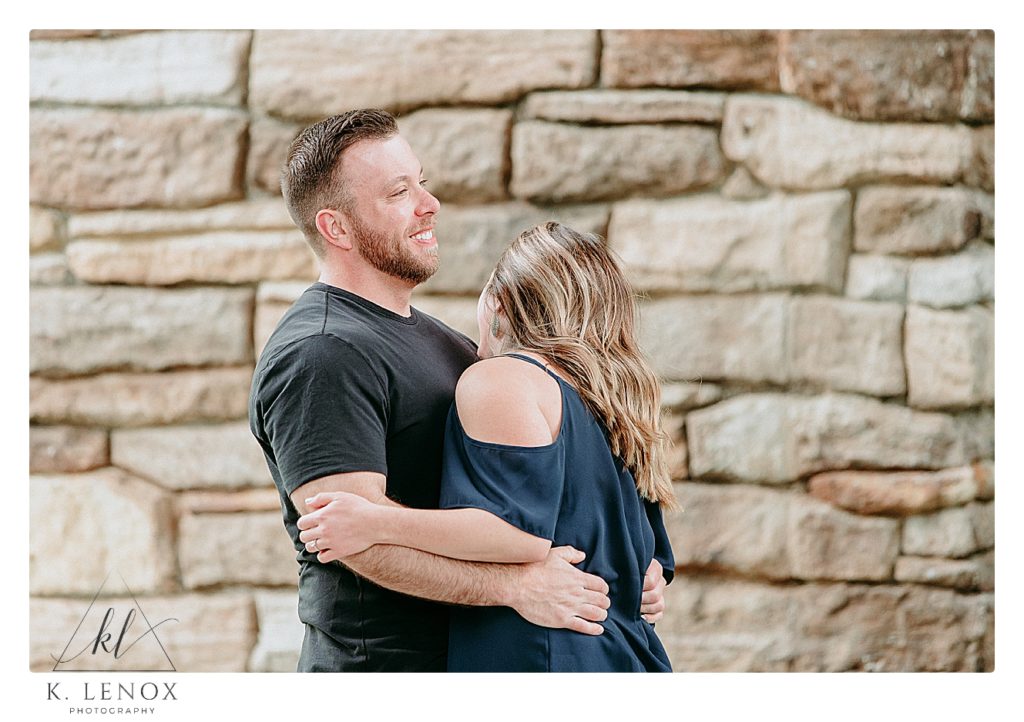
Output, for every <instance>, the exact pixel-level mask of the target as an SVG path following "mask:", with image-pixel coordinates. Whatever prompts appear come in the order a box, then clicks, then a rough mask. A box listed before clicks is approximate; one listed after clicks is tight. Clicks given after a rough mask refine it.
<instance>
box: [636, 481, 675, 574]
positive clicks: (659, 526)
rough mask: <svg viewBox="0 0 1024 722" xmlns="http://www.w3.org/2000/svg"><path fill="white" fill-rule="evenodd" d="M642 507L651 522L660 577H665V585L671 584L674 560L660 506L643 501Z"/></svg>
mask: <svg viewBox="0 0 1024 722" xmlns="http://www.w3.org/2000/svg"><path fill="white" fill-rule="evenodd" d="M644 507H645V508H646V510H647V519H648V521H650V522H651V529H653V530H654V558H655V559H657V560H658V563H659V564H661V568H662V572H661V575H662V576H663V577H665V583H666V584H671V583H672V577H674V576H675V573H676V560H675V556H674V555H673V554H672V544H671V542H670V541H669V539H668V531H667V530H666V529H665V520H664V518H663V517H662V514H661V506H660V505H659V504H658V503H656V502H653V501H648V500H647V499H644Z"/></svg>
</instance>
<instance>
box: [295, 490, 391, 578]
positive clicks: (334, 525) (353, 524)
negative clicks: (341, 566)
mask: <svg viewBox="0 0 1024 722" xmlns="http://www.w3.org/2000/svg"><path fill="white" fill-rule="evenodd" d="M306 503H307V504H308V505H309V506H310V507H311V508H314V509H316V511H313V512H310V513H309V514H305V515H303V516H300V517H299V521H298V527H299V529H300V530H301V532H300V534H299V541H301V542H304V543H305V544H306V551H308V552H310V553H312V554H316V555H317V559H318V560H319V561H321V562H329V561H333V560H335V559H341V558H343V557H347V556H351V555H353V554H358V553H359V552H361V551H365V550H367V549H369V548H370V547H372V546H373V545H374V544H380V543H381V541H382V539H381V532H382V527H383V524H382V520H381V519H380V516H381V512H382V510H383V509H384V507H382V506H379V505H377V504H374V503H373V502H371V501H368V500H367V499H364V498H363V497H361V496H358V495H356V494H349V493H346V492H343V491H332V492H324V493H321V494H317V495H316V496H314V497H312V498H311V499H307V500H306Z"/></svg>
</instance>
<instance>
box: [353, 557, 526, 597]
mask: <svg viewBox="0 0 1024 722" xmlns="http://www.w3.org/2000/svg"><path fill="white" fill-rule="evenodd" d="M340 563H343V564H344V565H345V566H346V567H348V568H349V569H351V570H352V571H353V572H355V573H356V574H358V575H360V576H362V577H366V578H367V579H369V580H370V581H372V582H374V583H375V584H379V585H380V586H382V587H386V588H387V589H391V590H393V591H396V592H401V593H403V594H409V595H411V596H414V597H422V598H424V599H431V600H434V601H436V602H447V603H449V604H465V605H470V606H512V603H513V598H512V595H513V593H514V591H515V585H514V584H513V583H512V582H513V580H514V578H515V575H516V574H517V569H518V567H517V565H514V564H492V563H480V562H466V561H460V560H458V559H449V558H448V557H441V556H437V555H436V554H430V553H428V552H423V551H420V550H419V549H410V548H409V547H399V546H390V545H387V544H377V545H376V546H372V547H370V548H369V549H367V550H366V551H363V552H360V553H359V554H353V555H352V556H349V557H345V559H343V560H342V561H341V562H340Z"/></svg>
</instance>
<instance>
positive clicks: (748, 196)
mask: <svg viewBox="0 0 1024 722" xmlns="http://www.w3.org/2000/svg"><path fill="white" fill-rule="evenodd" d="M719 193H721V194H722V196H724V197H725V198H730V199H732V200H734V201H752V200H757V199H758V198H764V197H765V196H768V195H769V194H770V193H771V189H770V188H766V187H765V186H764V185H762V184H761V182H760V181H758V180H757V178H755V177H754V176H752V175H751V174H750V171H749V170H747V169H746V168H744V167H743V166H741V165H740V166H736V168H735V170H733V172H732V173H730V174H729V177H728V178H727V179H726V181H725V183H723V184H722V187H721V189H720V190H719Z"/></svg>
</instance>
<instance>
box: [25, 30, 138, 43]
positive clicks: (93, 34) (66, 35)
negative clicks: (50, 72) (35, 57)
mask: <svg viewBox="0 0 1024 722" xmlns="http://www.w3.org/2000/svg"><path fill="white" fill-rule="evenodd" d="M138 32H143V31H141V30H87V29H84V28H83V29H74V30H70V29H69V30H58V29H53V30H49V29H47V30H29V31H28V39H29V40H32V41H35V40H70V39H72V38H101V37H115V36H117V35H130V34H132V33H138Z"/></svg>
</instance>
